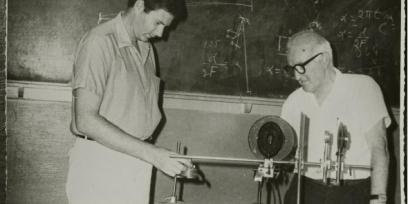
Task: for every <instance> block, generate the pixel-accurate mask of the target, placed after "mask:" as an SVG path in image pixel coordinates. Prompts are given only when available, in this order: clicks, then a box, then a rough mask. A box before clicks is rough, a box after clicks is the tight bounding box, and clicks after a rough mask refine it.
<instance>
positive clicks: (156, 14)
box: [134, 9, 174, 42]
mask: <svg viewBox="0 0 408 204" xmlns="http://www.w3.org/2000/svg"><path fill="white" fill-rule="evenodd" d="M173 18H174V17H173V15H171V14H170V13H169V12H167V11H165V10H164V9H156V10H152V11H150V12H148V13H145V12H144V11H143V12H142V19H141V23H140V24H139V25H140V26H141V27H136V26H135V28H134V29H135V32H137V33H136V37H137V38H138V39H139V40H141V41H144V42H147V41H148V40H149V39H150V38H155V37H159V38H160V37H162V35H163V31H164V28H165V27H166V26H169V25H170V24H171V22H172V21H173Z"/></svg>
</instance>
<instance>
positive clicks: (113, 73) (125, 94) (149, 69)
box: [72, 13, 161, 139]
mask: <svg viewBox="0 0 408 204" xmlns="http://www.w3.org/2000/svg"><path fill="white" fill-rule="evenodd" d="M137 43H138V47H139V50H138V49H136V47H135V46H133V45H132V43H131V41H130V38H129V35H128V34H127V31H126V29H125V27H124V24H123V21H122V17H121V13H119V14H118V15H117V16H116V17H115V18H114V19H112V20H110V21H107V22H105V23H103V24H100V25H98V26H97V27H95V28H94V29H92V30H91V31H89V32H88V33H87V34H86V35H85V36H84V37H83V38H82V40H81V42H80V43H79V46H78V48H77V52H76V58H75V64H74V76H73V79H72V88H73V89H77V88H85V89H87V90H89V91H91V92H93V93H95V94H96V95H98V96H99V97H101V100H102V102H101V105H100V108H99V114H100V115H101V116H103V117H104V118H105V119H106V120H108V121H110V122H111V123H112V124H114V125H116V126H117V127H119V128H120V129H122V130H123V131H125V132H126V133H128V134H130V135H132V136H134V137H137V138H140V139H146V138H148V137H150V136H151V134H152V133H153V131H154V129H155V128H156V126H157V124H158V123H159V121H160V119H161V113H160V111H159V108H158V93H159V83H160V79H159V78H158V77H157V76H156V68H155V61H154V60H155V59H154V52H153V49H152V46H151V45H150V43H146V42H141V41H138V42H137ZM74 114H75V113H74V112H73V116H74ZM74 118H75V117H73V119H74ZM74 124H75V123H74Z"/></svg>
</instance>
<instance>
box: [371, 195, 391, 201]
mask: <svg viewBox="0 0 408 204" xmlns="http://www.w3.org/2000/svg"><path fill="white" fill-rule="evenodd" d="M370 200H378V201H381V202H387V195H385V194H374V195H370Z"/></svg>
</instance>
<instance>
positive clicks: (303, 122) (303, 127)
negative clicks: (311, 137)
mask: <svg viewBox="0 0 408 204" xmlns="http://www.w3.org/2000/svg"><path fill="white" fill-rule="evenodd" d="M308 133H309V118H308V117H307V116H306V115H305V114H304V113H302V114H301V115H300V139H299V149H298V163H297V170H298V175H297V178H298V180H297V182H298V183H297V200H296V203H297V204H300V196H301V192H300V189H301V188H300V187H301V175H302V168H303V159H304V158H303V154H304V146H305V145H304V143H305V141H304V140H305V138H306V137H307V134H308Z"/></svg>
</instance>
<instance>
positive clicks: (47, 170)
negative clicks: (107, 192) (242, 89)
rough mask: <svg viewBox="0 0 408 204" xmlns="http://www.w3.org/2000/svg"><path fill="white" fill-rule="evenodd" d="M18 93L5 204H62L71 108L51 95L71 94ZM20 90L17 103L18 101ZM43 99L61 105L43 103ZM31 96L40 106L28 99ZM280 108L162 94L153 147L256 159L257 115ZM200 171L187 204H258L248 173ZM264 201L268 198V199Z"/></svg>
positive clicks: (164, 188)
mask: <svg viewBox="0 0 408 204" xmlns="http://www.w3.org/2000/svg"><path fill="white" fill-rule="evenodd" d="M11 86H13V84H12V85H11ZM17 86H20V85H16V87H10V89H8V93H9V94H10V95H9V102H8V112H7V113H8V147H7V150H8V172H9V173H8V190H7V203H8V204H19V203H21V204H26V203H39V204H55V203H58V204H64V203H66V201H67V200H66V197H65V193H64V184H65V183H64V182H65V177H66V170H67V167H68V166H67V162H68V161H67V152H68V150H69V148H70V146H71V145H72V143H73V139H74V138H73V136H72V135H71V133H70V132H69V130H68V125H69V121H70V103H69V102H68V101H67V100H69V98H70V97H69V95H68V97H66V98H65V99H64V98H62V97H60V96H58V95H57V94H55V93H60V92H62V93H63V94H62V95H64V96H65V95H67V94H66V93H64V91H67V90H69V89H66V88H58V87H55V86H53V88H54V89H51V88H50V89H49V90H48V91H45V92H44V90H45V88H44V87H40V88H39V87H38V86H35V85H31V87H29V86H28V85H24V84H23V85H21V86H25V88H23V89H22V88H21V87H17ZM14 88H15V89H14ZM18 89H19V90H20V96H23V97H22V98H18ZM16 90H17V91H16ZM22 90H24V91H22ZM40 90H43V92H42V94H39V92H41V91H40ZM55 90H57V91H55ZM53 91H54V92H53ZM21 92H24V94H23V95H22V94H21ZM30 92H31V93H30ZM34 93H36V94H34ZM44 93H46V94H44ZM68 93H69V92H68ZM47 94H48V95H52V96H53V97H52V98H56V99H61V101H44V99H46V98H47V97H45V95H47ZM34 96H37V98H41V97H42V98H41V99H42V100H38V99H35V100H34V99H32V98H35V97H34ZM30 98H31V99H30ZM49 99H50V98H48V100H49ZM281 102H282V101H273V100H261V99H259V100H255V99H245V98H243V99H242V98H241V99H238V98H231V97H225V98H222V97H221V96H211V95H208V96H200V95H194V94H177V93H174V94H169V93H167V94H166V95H165V98H164V108H165V109H164V111H165V115H166V123H165V125H164V128H163V129H162V132H161V135H160V137H159V138H158V139H157V143H158V145H160V146H164V147H167V148H170V149H175V148H176V141H178V140H180V141H181V142H182V144H183V145H185V146H186V147H187V148H188V154H190V155H204V156H226V157H241V158H254V156H253V155H252V153H251V152H250V151H249V148H248V144H247V135H248V131H249V128H250V126H251V125H252V124H253V123H254V122H255V121H256V120H257V119H259V118H260V117H262V113H264V114H269V115H279V113H280V105H281ZM244 104H252V109H251V111H249V110H248V109H247V110H246V111H247V112H249V113H245V105H244ZM394 114H396V115H395V118H396V119H397V122H398V119H399V115H398V110H394ZM389 138H390V142H391V144H390V145H391V147H392V148H391V150H392V151H391V153H392V166H393V167H392V179H393V181H392V182H391V189H392V192H391V194H390V196H391V198H390V199H392V200H394V199H395V203H400V202H399V199H400V192H399V188H400V187H399V168H398V167H399V130H398V129H394V131H393V132H392V134H390V136H389ZM199 167H200V169H201V170H202V171H203V172H204V174H205V176H206V179H207V180H208V182H209V184H210V186H208V185H205V184H197V183H185V185H184V186H183V191H182V192H183V198H184V200H185V201H186V202H188V203H195V204H201V203H202V204H204V203H238V204H239V203H252V202H255V201H256V192H257V184H256V183H255V182H254V181H253V168H252V167H237V166H225V165H224V166H217V165H204V164H200V165H199ZM155 181H156V182H155V185H154V186H153V188H154V189H155V191H154V194H153V197H154V201H156V202H158V201H162V200H163V198H165V197H166V196H168V195H170V194H171V189H172V180H171V179H169V178H168V177H166V176H164V175H163V174H162V173H160V172H158V173H157V176H156V177H155ZM284 190H285V187H282V189H281V191H282V192H281V193H280V194H278V193H277V191H276V190H274V191H273V192H274V194H272V193H271V194H270V199H269V200H270V202H269V203H271V204H272V203H279V202H278V198H279V195H281V196H283V191H284ZM263 195H264V196H265V197H266V195H267V194H266V192H264V194H263ZM273 195H275V196H273ZM265 197H264V198H265ZM274 199H276V202H274Z"/></svg>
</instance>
